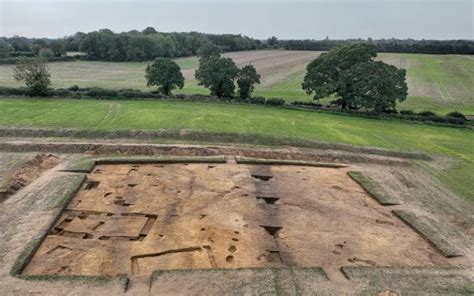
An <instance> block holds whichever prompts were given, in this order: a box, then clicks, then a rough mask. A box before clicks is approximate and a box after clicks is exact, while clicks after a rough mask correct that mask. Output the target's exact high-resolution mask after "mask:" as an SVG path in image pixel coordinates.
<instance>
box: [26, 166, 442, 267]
mask: <svg viewBox="0 0 474 296" xmlns="http://www.w3.org/2000/svg"><path fill="white" fill-rule="evenodd" d="M446 260H447V259H446V258H444V257H443V256H442V255H441V254H440V253H439V252H438V251H437V250H436V249H434V247H432V246H431V245H430V244H429V243H428V242H427V241H425V240H424V239H423V238H422V237H420V235H418V234H417V233H416V232H415V231H413V230H412V229H410V228H409V227H408V226H407V225H405V224H404V223H403V222H402V221H401V220H399V219H398V218H397V217H395V216H394V215H393V214H392V213H391V212H390V209H388V208H386V207H383V206H381V205H380V204H379V203H377V201H375V200H374V199H373V198H372V197H371V196H369V195H368V193H367V192H366V191H365V190H364V189H363V188H362V187H361V186H360V185H358V184H357V183H356V182H355V181H353V180H352V179H351V178H350V177H349V176H348V175H347V169H343V168H323V167H307V166H306V167H305V166H296V165H292V166H285V165H273V166H272V165H251V164H248V165H244V164H239V165H237V164H212V165H210V164H191V163H190V164H186V163H183V164H161V165H156V164H140V165H98V166H97V167H96V168H95V169H94V170H93V171H92V172H91V173H90V174H89V175H88V180H87V181H86V182H85V183H84V185H83V186H82V188H81V189H80V190H79V191H78V193H77V194H76V195H75V196H74V197H73V199H72V200H71V202H70V203H69V205H68V206H67V208H66V209H65V210H64V211H63V213H62V214H61V216H60V217H59V219H58V221H57V222H56V224H55V225H54V226H53V227H52V228H51V229H50V230H49V232H48V235H47V236H46V238H45V239H44V241H43V242H42V243H41V245H40V247H39V248H38V250H37V251H36V253H35V254H34V255H33V257H32V258H31V260H30V262H29V264H28V265H27V266H26V267H25V269H24V270H23V274H27V275H106V276H117V275H129V276H140V275H150V274H151V273H152V272H153V271H155V270H170V269H213V268H224V269H235V268H245V267H284V266H298V267H323V268H327V269H332V270H338V269H339V268H341V267H342V266H433V265H438V264H446V263H447V261H446Z"/></svg>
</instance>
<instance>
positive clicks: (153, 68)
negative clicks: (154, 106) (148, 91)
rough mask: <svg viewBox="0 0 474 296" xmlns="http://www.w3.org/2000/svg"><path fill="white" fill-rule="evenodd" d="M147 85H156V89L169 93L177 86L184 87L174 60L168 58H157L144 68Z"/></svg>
mask: <svg viewBox="0 0 474 296" xmlns="http://www.w3.org/2000/svg"><path fill="white" fill-rule="evenodd" d="M145 78H146V80H147V86H157V87H158V91H159V92H160V93H162V94H164V95H167V96H168V95H170V94H171V91H172V90H173V89H175V88H177V87H179V88H180V89H182V88H183V87H184V77H183V74H182V73H181V69H180V68H179V66H178V64H176V62H175V61H173V60H171V59H168V58H157V59H155V60H154V61H153V63H152V64H150V65H148V66H147V68H146V75H145Z"/></svg>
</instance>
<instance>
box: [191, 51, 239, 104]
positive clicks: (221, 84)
mask: <svg viewBox="0 0 474 296" xmlns="http://www.w3.org/2000/svg"><path fill="white" fill-rule="evenodd" d="M238 75H239V68H237V65H236V64H235V63H234V61H233V60H232V59H230V58H224V57H221V56H219V55H212V56H210V57H207V58H201V59H200V60H199V68H198V69H197V70H196V73H195V77H196V79H197V80H198V81H199V83H198V84H199V85H201V86H204V87H206V88H209V89H210V90H211V95H214V96H217V97H219V98H221V97H228V98H230V97H233V96H234V89H235V85H234V80H235V79H236V78H237V76H238Z"/></svg>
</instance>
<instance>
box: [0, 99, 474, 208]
mask: <svg viewBox="0 0 474 296" xmlns="http://www.w3.org/2000/svg"><path fill="white" fill-rule="evenodd" d="M0 125H1V126H17V127H49V128H77V129H87V130H109V131H110V130H117V129H124V130H159V129H181V130H196V131H203V132H210V133H235V134H247V135H256V136H262V135H264V136H273V137H286V138H291V139H294V140H295V142H298V141H301V140H317V141H324V142H331V143H344V144H351V145H358V146H372V147H379V148H387V149H400V150H406V151H420V152H424V153H429V154H438V155H443V156H449V157H453V158H455V159H456V165H455V166H453V167H450V168H438V169H437V170H436V176H437V177H438V178H439V179H440V180H441V181H443V182H444V183H446V184H448V185H449V186H450V187H451V188H452V189H453V190H455V191H456V192H458V193H459V194H460V195H462V196H464V197H466V198H468V199H471V200H474V190H472V188H473V187H472V184H474V145H473V143H474V132H473V131H472V130H469V129H458V128H450V127H438V126H429V125H425V124H414V123H404V122H396V121H388V120H378V119H368V118H356V117H350V116H344V115H336V114H325V113H317V112H308V111H302V110H287V109H280V108H268V107H260V106H247V105H229V104H214V103H198V102H169V101H166V102H165V101H117V100H110V101H94V100H71V99H34V98H33V99H23V98H22V99H19V98H4V99H0Z"/></svg>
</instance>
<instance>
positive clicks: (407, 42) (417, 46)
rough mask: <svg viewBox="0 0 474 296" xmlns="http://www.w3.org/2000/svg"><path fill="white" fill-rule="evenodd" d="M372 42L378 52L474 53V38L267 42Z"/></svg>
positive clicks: (297, 46)
mask: <svg viewBox="0 0 474 296" xmlns="http://www.w3.org/2000/svg"><path fill="white" fill-rule="evenodd" d="M361 42H363V43H369V44H372V45H373V46H374V47H375V49H376V50H377V51H378V52H392V53H425V54H474V40H413V39H379V40H373V39H371V38H369V39H368V40H363V39H348V40H330V39H324V40H312V39H307V40H278V39H276V37H271V38H269V39H268V40H267V41H266V44H268V45H269V46H271V47H273V48H282V49H286V50H315V51H328V50H330V49H332V48H334V47H336V46H339V45H351V44H357V43H361Z"/></svg>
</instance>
